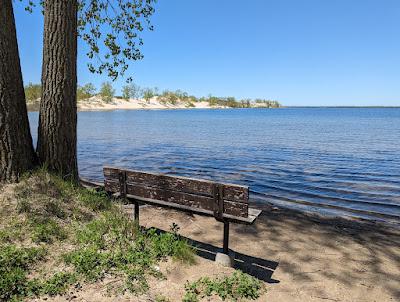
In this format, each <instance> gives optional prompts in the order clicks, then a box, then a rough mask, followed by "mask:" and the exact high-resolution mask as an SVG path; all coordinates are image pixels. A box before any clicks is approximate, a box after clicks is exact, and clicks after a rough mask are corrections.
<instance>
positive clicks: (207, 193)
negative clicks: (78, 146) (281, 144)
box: [103, 167, 249, 218]
mask: <svg viewBox="0 0 400 302" xmlns="http://www.w3.org/2000/svg"><path fill="white" fill-rule="evenodd" d="M103 171H104V185H105V190H106V191H107V192H114V193H121V195H127V196H128V197H129V196H130V197H133V198H135V197H136V198H138V199H140V198H142V199H148V200H159V201H164V202H168V203H174V204H179V205H183V206H189V207H191V208H194V209H203V210H208V211H213V212H214V216H216V217H217V218H222V216H223V214H229V215H232V216H237V217H248V211H249V208H248V206H249V188H248V187H246V186H240V185H234V184H226V183H217V182H213V181H208V180H200V179H193V178H187V177H177V176H170V175H164V174H156V173H147V172H140V171H132V170H126V169H119V168H112V167H104V170H103Z"/></svg>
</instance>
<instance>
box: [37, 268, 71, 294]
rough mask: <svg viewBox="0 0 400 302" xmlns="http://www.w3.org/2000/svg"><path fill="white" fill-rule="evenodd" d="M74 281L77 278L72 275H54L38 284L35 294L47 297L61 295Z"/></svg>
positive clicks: (62, 273) (64, 273)
mask: <svg viewBox="0 0 400 302" xmlns="http://www.w3.org/2000/svg"><path fill="white" fill-rule="evenodd" d="M76 281H77V277H76V275H75V274H73V273H66V272H59V273H55V274H54V275H53V276H52V277H51V278H49V279H47V280H45V281H43V282H41V283H39V285H38V290H37V292H38V293H40V294H42V295H49V296H56V295H61V294H64V293H66V291H67V289H68V288H69V287H70V286H71V285H73V284H74V283H75V282H76Z"/></svg>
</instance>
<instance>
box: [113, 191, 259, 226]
mask: <svg viewBox="0 0 400 302" xmlns="http://www.w3.org/2000/svg"><path fill="white" fill-rule="evenodd" d="M114 196H116V197H119V193H115V194H114ZM127 198H128V199H131V200H138V201H141V202H143V203H146V204H150V205H155V206H160V207H166V208H171V209H175V210H180V211H184V212H188V213H194V214H198V215H204V216H211V217H213V216H214V212H213V211H209V210H204V209H196V208H192V207H188V206H185V205H180V204H176V203H171V202H166V201H161V200H154V199H149V198H143V197H140V196H135V195H130V194H128V195H127ZM261 212H262V211H261V210H259V209H253V208H249V215H248V217H238V216H234V215H230V214H223V219H226V220H227V221H230V222H236V223H243V224H253V223H254V221H255V220H256V219H257V217H258V216H259V215H260V214H261Z"/></svg>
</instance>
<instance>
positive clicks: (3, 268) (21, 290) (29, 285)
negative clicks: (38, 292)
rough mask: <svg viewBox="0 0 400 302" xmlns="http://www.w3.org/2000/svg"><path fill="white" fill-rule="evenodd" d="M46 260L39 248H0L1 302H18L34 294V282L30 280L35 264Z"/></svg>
mask: <svg viewBox="0 0 400 302" xmlns="http://www.w3.org/2000/svg"><path fill="white" fill-rule="evenodd" d="M43 258H44V250H43V249H39V248H19V247H16V246H15V245H6V246H1V247H0V301H18V300H19V299H20V298H21V297H25V296H28V295H31V294H33V293H34V288H35V287H36V286H35V285H34V283H35V282H34V281H30V280H28V277H27V275H28V273H29V271H30V268H31V267H32V265H33V264H35V263H37V262H38V261H40V260H42V259H43Z"/></svg>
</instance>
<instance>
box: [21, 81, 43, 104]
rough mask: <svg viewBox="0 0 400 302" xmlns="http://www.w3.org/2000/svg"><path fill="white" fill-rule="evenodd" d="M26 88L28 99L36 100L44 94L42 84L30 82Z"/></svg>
mask: <svg viewBox="0 0 400 302" xmlns="http://www.w3.org/2000/svg"><path fill="white" fill-rule="evenodd" d="M24 88H25V97H26V100H27V101H36V100H37V99H40V97H41V96H42V86H41V85H40V84H32V83H29V84H28V85H26V86H25V87H24Z"/></svg>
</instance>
